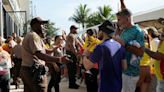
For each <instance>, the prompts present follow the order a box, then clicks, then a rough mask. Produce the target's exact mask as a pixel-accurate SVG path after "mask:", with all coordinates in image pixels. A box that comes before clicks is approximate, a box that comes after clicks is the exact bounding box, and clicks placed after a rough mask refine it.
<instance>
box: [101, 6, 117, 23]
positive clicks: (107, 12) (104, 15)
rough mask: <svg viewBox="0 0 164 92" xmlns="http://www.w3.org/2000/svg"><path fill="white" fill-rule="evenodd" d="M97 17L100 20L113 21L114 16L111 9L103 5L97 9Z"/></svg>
mask: <svg viewBox="0 0 164 92" xmlns="http://www.w3.org/2000/svg"><path fill="white" fill-rule="evenodd" d="M98 10H99V11H98V12H99V16H100V17H101V20H114V19H115V16H114V15H113V14H112V8H111V7H110V6H108V5H104V6H103V7H98Z"/></svg>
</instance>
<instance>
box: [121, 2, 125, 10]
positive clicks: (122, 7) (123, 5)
mask: <svg viewBox="0 0 164 92" xmlns="http://www.w3.org/2000/svg"><path fill="white" fill-rule="evenodd" d="M120 3H121V10H123V9H126V6H125V3H124V0H120Z"/></svg>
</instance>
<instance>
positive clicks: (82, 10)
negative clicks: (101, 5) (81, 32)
mask: <svg viewBox="0 0 164 92" xmlns="http://www.w3.org/2000/svg"><path fill="white" fill-rule="evenodd" d="M89 12H90V9H89V8H87V5H86V4H84V5H82V4H80V6H79V7H78V8H77V9H76V11H75V14H73V16H72V17H70V18H69V20H72V21H74V22H76V23H78V24H81V25H82V27H83V29H84V27H85V23H86V22H87V19H88V16H89Z"/></svg>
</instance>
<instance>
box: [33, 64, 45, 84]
mask: <svg viewBox="0 0 164 92" xmlns="http://www.w3.org/2000/svg"><path fill="white" fill-rule="evenodd" d="M47 72H48V67H46V66H44V65H41V64H36V63H34V64H33V65H32V66H31V73H32V76H33V81H36V82H41V81H42V80H43V77H44V75H46V74H47Z"/></svg>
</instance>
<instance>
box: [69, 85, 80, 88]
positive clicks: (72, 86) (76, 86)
mask: <svg viewBox="0 0 164 92" xmlns="http://www.w3.org/2000/svg"><path fill="white" fill-rule="evenodd" d="M69 88H70V89H78V88H79V85H77V84H74V85H69Z"/></svg>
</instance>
